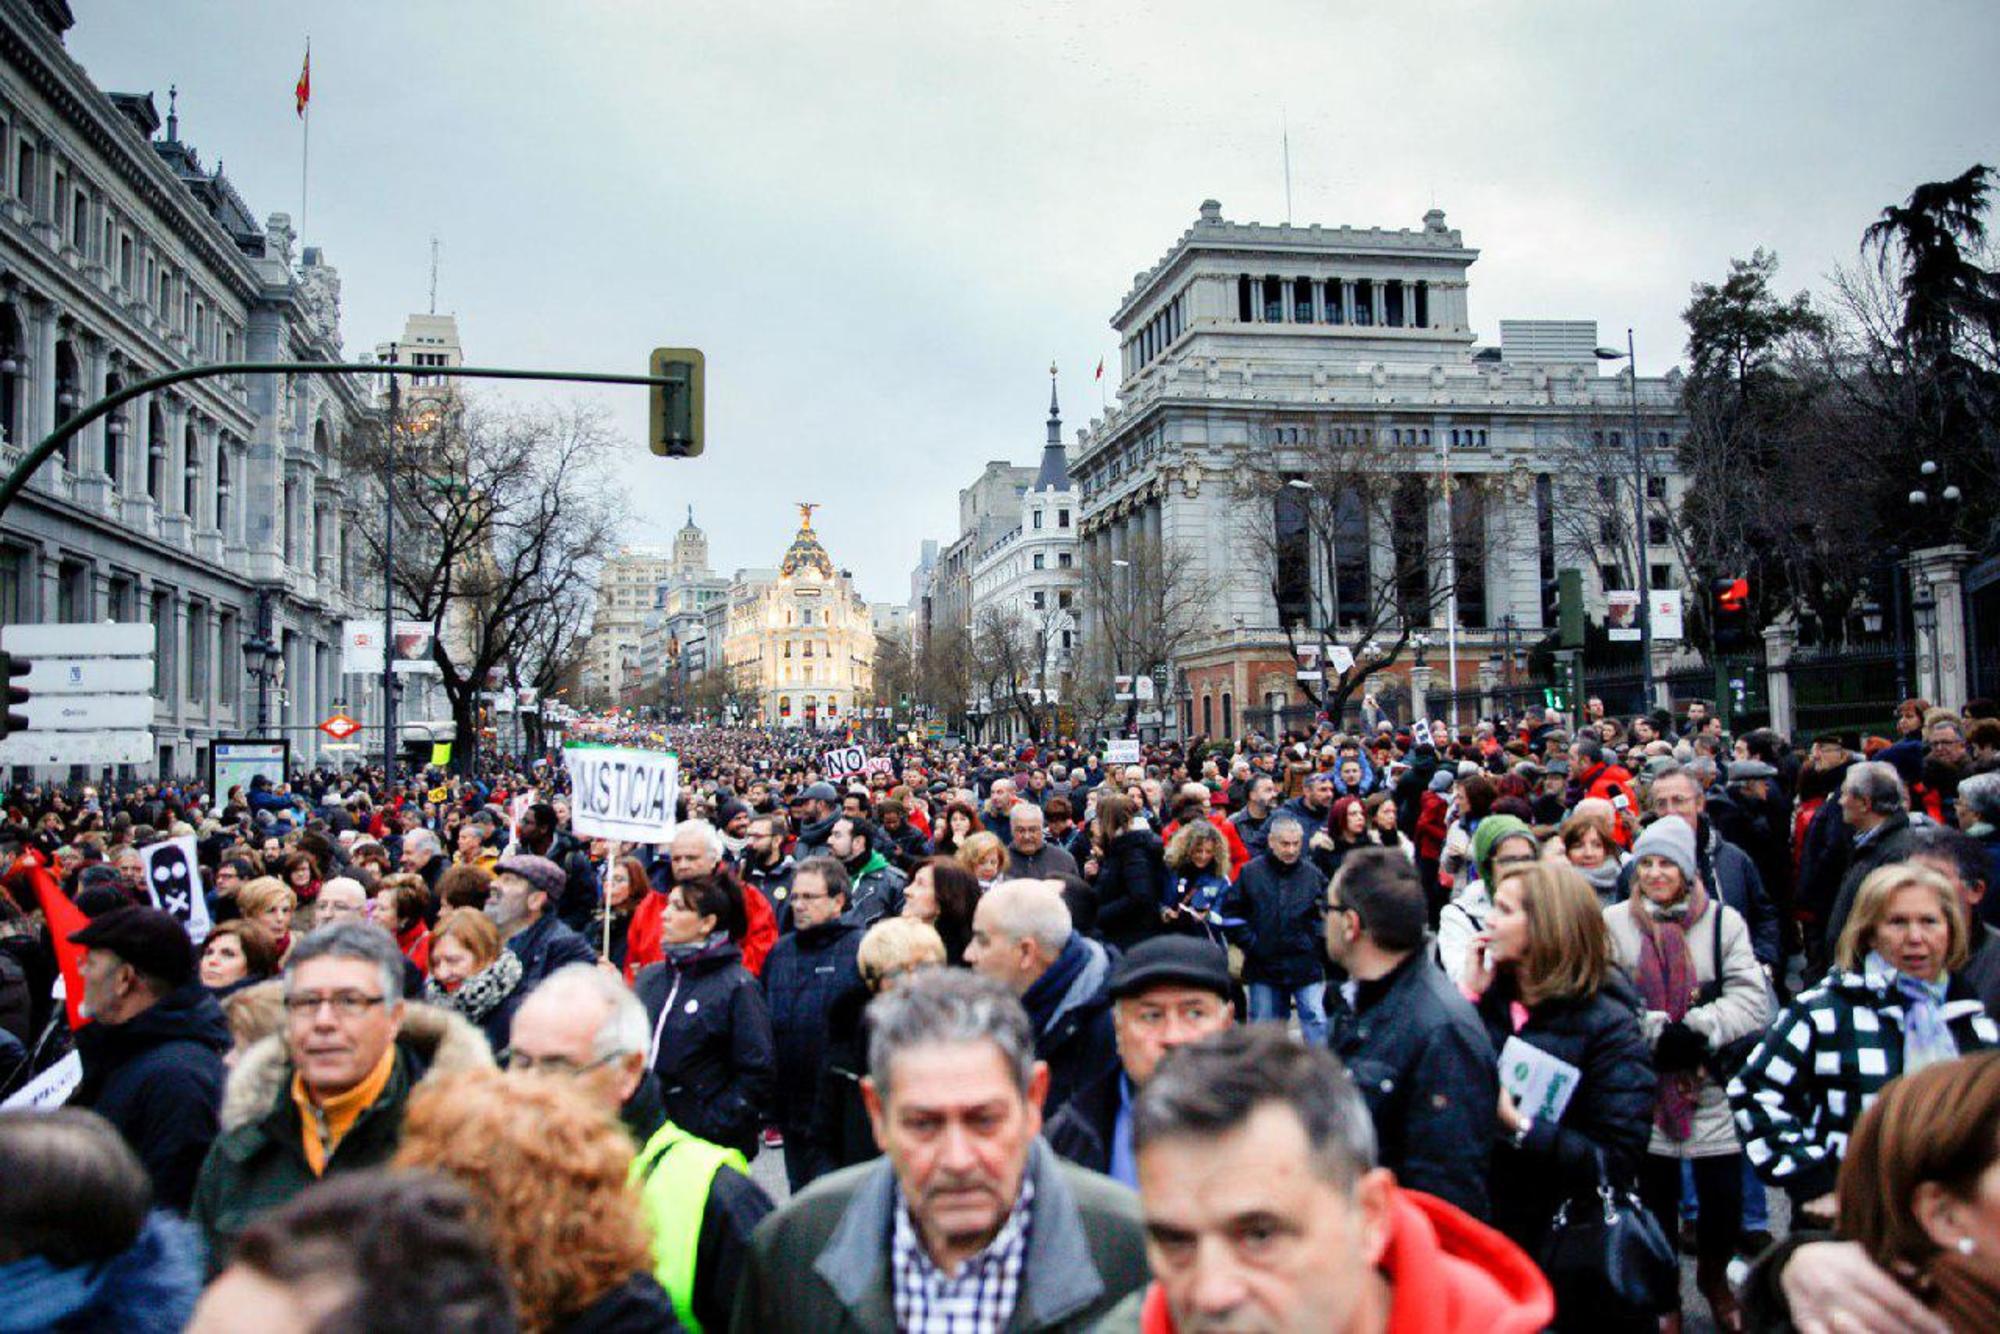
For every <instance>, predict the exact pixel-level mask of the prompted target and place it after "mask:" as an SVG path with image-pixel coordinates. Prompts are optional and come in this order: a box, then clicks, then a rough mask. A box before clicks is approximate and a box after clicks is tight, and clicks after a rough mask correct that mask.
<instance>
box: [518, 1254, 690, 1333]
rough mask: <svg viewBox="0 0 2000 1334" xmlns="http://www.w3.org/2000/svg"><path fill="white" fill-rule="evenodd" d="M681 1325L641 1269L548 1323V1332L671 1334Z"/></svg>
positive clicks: (663, 1294) (657, 1286)
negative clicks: (599, 1295)
mask: <svg viewBox="0 0 2000 1334" xmlns="http://www.w3.org/2000/svg"><path fill="white" fill-rule="evenodd" d="M683 1328H684V1326H683V1325H682V1324H681V1322H680V1321H679V1320H678V1319H676V1318H675V1317H674V1304H673V1302H672V1301H670V1300H668V1298H667V1290H666V1289H665V1288H663V1287H661V1286H660V1284H659V1280H657V1279H655V1278H654V1277H653V1276H652V1275H651V1274H649V1273H647V1272H645V1271H643V1270H642V1271H640V1272H639V1273H636V1274H634V1275H632V1276H631V1277H630V1278H628V1279H626V1280H625V1281H624V1282H623V1283H620V1284H619V1285H618V1286H617V1287H615V1288H613V1289H611V1291H609V1292H607V1293H605V1294H604V1295H603V1296H601V1297H599V1298H598V1299H597V1300H596V1301H594V1302H592V1303H591V1304H590V1305H588V1306H586V1307H584V1308H583V1309H582V1310H581V1311H572V1312H571V1313H570V1314H569V1315H568V1316H567V1317H565V1318H564V1319H562V1320H560V1321H557V1322H556V1323H555V1324H553V1325H551V1326H549V1329H550V1334H675V1331H678V1330H680V1329H683Z"/></svg>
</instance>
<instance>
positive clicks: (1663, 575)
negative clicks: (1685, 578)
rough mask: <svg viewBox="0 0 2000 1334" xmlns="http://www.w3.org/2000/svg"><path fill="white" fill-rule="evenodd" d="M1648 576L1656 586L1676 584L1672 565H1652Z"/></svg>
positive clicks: (1666, 586)
mask: <svg viewBox="0 0 2000 1334" xmlns="http://www.w3.org/2000/svg"><path fill="white" fill-rule="evenodd" d="M1647 578H1648V579H1649V580H1650V582H1651V584H1652V586H1653V587H1654V588H1672V587H1673V586H1674V567H1673V566H1671V565H1655V566H1653V567H1652V571H1651V573H1650V574H1649V575H1648V576H1647Z"/></svg>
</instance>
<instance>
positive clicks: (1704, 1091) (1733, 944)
mask: <svg viewBox="0 0 2000 1334" xmlns="http://www.w3.org/2000/svg"><path fill="white" fill-rule="evenodd" d="M1716 908H1717V905H1716V902H1715V900H1714V899H1710V900H1709V901H1708V911H1707V912H1704V913H1703V914H1702V915H1701V917H1700V919H1699V920H1698V921H1696V922H1695V923H1694V924H1693V925H1692V926H1690V927H1688V929H1687V937H1688V952H1689V954H1691V955H1692V956H1693V958H1694V980H1695V983H1696V985H1697V986H1703V987H1706V986H1709V985H1711V984H1712V983H1713V982H1714V981H1715V979H1716V975H1717V964H1718V962H1719V963H1720V965H1721V968H1720V972H1721V977H1722V988H1721V992H1720V994H1718V995H1717V996H1716V998H1715V999H1714V1000H1712V1001H1710V1002H1708V1003H1707V1004H1706V1005H1690V1006H1689V1007H1688V1012H1687V1015H1686V1016H1685V1018H1684V1019H1683V1021H1682V1022H1684V1023H1686V1024H1687V1026H1688V1027H1689V1028H1692V1029H1693V1030H1694V1031H1695V1032H1697V1033H1699V1034H1701V1036H1702V1037H1703V1038H1705V1039H1707V1041H1708V1048H1709V1050H1710V1051H1711V1052H1717V1051H1721V1050H1722V1049H1723V1048H1724V1047H1726V1046H1728V1045H1729V1044H1730V1043H1732V1042H1734V1041H1736V1040H1737V1039H1738V1038H1742V1037H1747V1036H1749V1035H1750V1034H1752V1033H1757V1032H1761V1031H1762V1030H1763V1029H1764V1027H1765V1026H1766V1025H1767V1024H1769V1023H1770V1022H1771V1015H1772V1012H1773V1008H1774V1007H1773V1004H1772V997H1771V987H1770V984H1769V983H1768V982H1767V981H1765V978H1764V970H1763V969H1762V968H1760V967H1758V965H1757V953H1756V950H1755V949H1754V948H1753V947H1752V946H1751V943H1750V928H1749V927H1748V926H1747V925H1745V923H1744V921H1743V915H1742V914H1741V913H1739V912H1737V911H1736V909H1734V908H1732V907H1730V906H1729V905H1727V904H1723V905H1721V911H1722V918H1721V923H1722V936H1721V940H1722V958H1721V959H1720V960H1719V961H1718V960H1717V958H1716V955H1715V944H1716V934H1715V931H1716V924H1715V922H1714V921H1713V920H1711V918H1710V916H1709V914H1710V913H1713V912H1715V911H1716ZM1641 911H1644V910H1643V909H1641V908H1639V907H1637V906H1636V905H1635V904H1634V903H1633V902H1632V901H1631V900H1630V899H1627V900H1626V901H1625V902H1623V903H1618V904H1613V905H1612V906H1611V907H1610V908H1608V909H1606V910H1605V913H1604V925H1605V927H1606V929H1608V930H1609V931H1610V932H1611V949H1612V955H1613V957H1614V958H1616V959H1617V960H1618V963H1619V966H1620V967H1622V968H1624V970H1625V971H1626V972H1627V973H1628V974H1630V975H1632V976H1634V977H1636V976H1638V972H1639V955H1640V952H1641V951H1642V950H1643V949H1644V948H1645V937H1644V935H1643V933H1642V932H1641V931H1640V929H1639V923H1638V922H1637V921H1635V920H1634V919H1633V916H1632V914H1633V913H1635V912H1641ZM1666 1026H1667V1015H1666V1012H1665V1011H1664V1010H1644V1011H1641V1013H1640V1015H1639V1027H1640V1031H1641V1032H1643V1033H1644V1034H1645V1036H1646V1049H1647V1050H1648V1051H1649V1052H1650V1051H1651V1050H1652V1049H1653V1047H1654V1046H1655V1045H1657V1044H1658V1042H1659V1040H1660V1030H1661V1029H1663V1028H1665V1027H1666ZM1724 1085H1725V1081H1724V1080H1723V1079H1721V1078H1718V1077H1717V1075H1716V1073H1715V1071H1714V1070H1712V1069H1704V1070H1703V1072H1702V1081H1701V1090H1700V1092H1699V1093H1697V1094H1696V1098H1695V1109H1694V1122H1693V1127H1692V1129H1691V1130H1690V1132H1689V1134H1688V1137H1687V1138H1686V1139H1685V1140H1675V1139H1673V1138H1672V1137H1670V1136H1669V1135H1668V1134H1667V1133H1666V1132H1665V1131H1664V1130H1662V1129H1660V1127H1659V1125H1658V1124H1655V1125H1654V1126H1653V1137H1652V1142H1651V1143H1650V1144H1649V1145H1648V1146H1647V1148H1646V1152H1648V1153H1653V1154H1658V1155H1660V1156H1662V1157H1666V1158H1716V1157H1722V1156H1725V1155H1728V1154H1732V1153H1736V1152H1738V1151H1739V1149H1740V1147H1741V1146H1740V1145H1739V1144H1738V1142H1737V1139H1736V1123H1735V1120H1734V1119H1733V1118H1732V1117H1731V1116H1730V1113H1729V1093H1728V1090H1727V1088H1726V1087H1725V1086H1724Z"/></svg>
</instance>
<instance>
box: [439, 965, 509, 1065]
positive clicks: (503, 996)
mask: <svg viewBox="0 0 2000 1334" xmlns="http://www.w3.org/2000/svg"><path fill="white" fill-rule="evenodd" d="M521 977H522V973H521V960H520V957H519V956H518V955H515V954H512V953H510V952H509V951H507V950H501V951H500V954H499V956H498V957H497V958H495V959H494V960H493V962H492V963H489V964H487V965H486V966H485V967H484V968H482V969H480V970H479V971H478V972H476V973H474V974H473V975H472V976H471V977H468V978H466V979H465V980H464V981H463V982H461V983H459V984H458V988H457V990H455V991H446V990H445V989H444V987H443V986H442V985H441V984H439V982H438V980H437V979H436V978H434V977H432V978H426V979H425V980H424V984H423V990H422V991H421V992H420V993H418V994H420V995H421V996H423V998H424V1002H425V1003H426V1004H428V1005H435V1006H437V1007H438V1008H439V1009H441V1010H450V1011H451V1012H452V1013H453V1014H456V1015H459V1016H461V1017H463V1018H465V1019H467V1020H470V1021H471V1022H472V1023H474V1024H476V1025H478V1027H479V1032H480V1035H481V1036H483V1037H484V1038H485V1039H486V1045H487V1047H488V1048H489V1049H490V1050H491V1051H492V1053H493V1057H494V1059H495V1060H499V1059H500V1058H501V1057H502V1056H504V1055H505V1054H506V1052H507V1049H508V1048H509V1047H510V1046H512V1045H513V1042H514V1012H515V1011H516V1010H518V1009H520V1008H521V1002H522V1000H524V999H525V998H526V997H527V994H528V993H527V991H526V989H525V988H524V987H523V986H522V985H521Z"/></svg>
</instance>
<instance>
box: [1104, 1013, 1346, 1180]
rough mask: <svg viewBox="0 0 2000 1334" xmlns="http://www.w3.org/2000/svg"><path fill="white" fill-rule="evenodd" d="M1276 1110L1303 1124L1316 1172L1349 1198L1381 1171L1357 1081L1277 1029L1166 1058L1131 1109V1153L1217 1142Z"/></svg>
mask: <svg viewBox="0 0 2000 1334" xmlns="http://www.w3.org/2000/svg"><path fill="white" fill-rule="evenodd" d="M1269 1103H1276V1104H1278V1105H1280V1106H1284V1107H1288V1108H1290V1109H1291V1110H1292V1112H1293V1113H1294V1114H1296V1115H1297V1116H1298V1118H1299V1123H1300V1124H1301V1125H1302V1126H1303V1127H1304V1129H1305V1132H1306V1143H1307V1144H1308V1145H1309V1146H1310V1147H1311V1151H1312V1162H1313V1170H1314V1172H1315V1173H1317V1174H1318V1175H1319V1176H1320V1177H1321V1178H1322V1179H1323V1180H1326V1181H1329V1182H1332V1183H1333V1184H1334V1185H1336V1186H1338V1187H1339V1188H1340V1189H1342V1190H1344V1191H1347V1190H1352V1189H1353V1188H1354V1183H1355V1182H1357V1181H1359V1180H1360V1179H1361V1176H1362V1174H1364V1173H1366V1172H1368V1171H1370V1170H1371V1169H1373V1168H1374V1166H1375V1123H1374V1122H1373V1121H1372V1120H1370V1119H1369V1116H1368V1104H1367V1103H1365V1102H1364V1101H1362V1098H1361V1093H1360V1091H1359V1090H1358V1089H1356V1088H1355V1087H1354V1081H1353V1080H1352V1079H1350V1078H1349V1077H1348V1074H1347V1071H1346V1070H1345V1069H1343V1068H1342V1067H1341V1064H1340V1062H1339V1061H1338V1060H1336V1059H1335V1058H1334V1056H1333V1053H1331V1052H1329V1051H1327V1050H1326V1049H1325V1048H1322V1047H1308V1046H1304V1045H1301V1044H1300V1043H1297V1042H1294V1041H1292V1040H1291V1038H1290V1037H1289V1036H1288V1035H1287V1034H1286V1032H1285V1030H1284V1029H1283V1028H1282V1027H1281V1026H1279V1025H1277V1024H1251V1025H1248V1026H1247V1027H1243V1028H1232V1029H1229V1030H1226V1031H1224V1032H1222V1033H1218V1034H1216V1035H1215V1036H1213V1037H1209V1038H1205V1039H1203V1040H1202V1041H1200V1042H1196V1043H1193V1044H1191V1045H1189V1046H1185V1047H1179V1048H1176V1049H1175V1050H1173V1051H1170V1052H1168V1053H1167V1055H1166V1057H1165V1058H1164V1059H1163V1060H1162V1061H1161V1062H1160V1068H1159V1070H1158V1071H1157V1072H1156V1073H1155V1074H1154V1076H1153V1078H1152V1079H1151V1080H1150V1081H1148V1082H1147V1084H1146V1086H1145V1087H1144V1088H1143V1089H1141V1090H1139V1095H1138V1097H1137V1098H1136V1099H1135V1100H1134V1102H1133V1104H1132V1145H1133V1148H1134V1149H1135V1150H1136V1151H1138V1152H1144V1151H1145V1150H1146V1149H1147V1148H1149V1147H1150V1146H1152V1145H1153V1144H1156V1143H1158V1142H1159V1141H1161V1140H1163V1139H1173V1138H1178V1137H1182V1136H1189V1137H1194V1138H1200V1139H1213V1138H1215V1137H1217V1136H1220V1135H1226V1134H1228V1133H1229V1132H1231V1131H1233V1130H1239V1129H1241V1128H1242V1127H1243V1125H1244V1124H1245V1123H1246V1122H1247V1121H1248V1120H1249V1119H1250V1117H1251V1116H1252V1115H1253V1114H1255V1112H1256V1111H1257V1109H1258V1108H1259V1107H1262V1106H1265V1105H1266V1104H1269Z"/></svg>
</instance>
